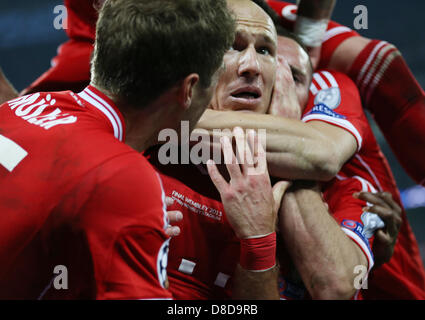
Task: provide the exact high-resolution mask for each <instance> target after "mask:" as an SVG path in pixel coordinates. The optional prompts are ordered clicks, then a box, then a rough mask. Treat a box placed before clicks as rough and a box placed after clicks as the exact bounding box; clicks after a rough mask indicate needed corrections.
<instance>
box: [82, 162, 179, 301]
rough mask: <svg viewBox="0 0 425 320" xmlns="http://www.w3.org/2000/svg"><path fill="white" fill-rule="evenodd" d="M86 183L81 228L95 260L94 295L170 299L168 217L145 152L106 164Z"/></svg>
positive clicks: (100, 296)
mask: <svg viewBox="0 0 425 320" xmlns="http://www.w3.org/2000/svg"><path fill="white" fill-rule="evenodd" d="M118 160H119V161H118ZM85 183H86V184H89V185H90V187H89V188H86V191H80V194H81V195H83V196H84V194H85V196H86V200H85V201H84V203H83V209H82V210H79V212H78V214H79V215H80V217H79V220H80V221H79V228H81V229H82V231H83V232H84V233H85V234H86V236H87V242H88V246H89V250H90V252H91V255H92V259H93V268H94V278H95V280H96V298H97V299H101V300H103V299H114V300H115V299H126V300H127V299H170V298H171V293H170V292H169V291H168V290H167V283H168V280H167V272H166V268H167V261H168V245H169V237H168V236H167V235H166V233H165V230H166V228H167V226H168V220H167V216H166V207H165V204H164V200H165V194H164V192H163V189H162V185H161V181H160V177H159V175H158V174H157V173H156V172H155V170H154V169H153V168H152V167H151V166H150V164H149V163H148V162H147V160H146V159H145V158H143V156H141V155H131V156H128V157H120V158H119V159H115V160H114V161H109V162H108V163H106V164H104V165H102V167H101V168H98V169H96V170H95V171H93V172H92V173H91V174H90V175H89V176H88V177H86V179H85ZM83 189H85V188H82V189H81V190H83Z"/></svg>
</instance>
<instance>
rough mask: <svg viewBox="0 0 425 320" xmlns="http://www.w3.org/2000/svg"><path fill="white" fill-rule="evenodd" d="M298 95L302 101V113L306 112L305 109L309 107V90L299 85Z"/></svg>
mask: <svg viewBox="0 0 425 320" xmlns="http://www.w3.org/2000/svg"><path fill="white" fill-rule="evenodd" d="M297 97H298V102H299V103H300V107H301V113H302V112H304V109H305V108H306V107H307V103H308V98H309V91H308V90H307V89H306V88H305V87H298V88H297Z"/></svg>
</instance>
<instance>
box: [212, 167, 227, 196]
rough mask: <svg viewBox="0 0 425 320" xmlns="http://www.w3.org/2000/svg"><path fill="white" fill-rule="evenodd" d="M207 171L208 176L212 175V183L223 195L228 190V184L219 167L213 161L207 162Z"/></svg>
mask: <svg viewBox="0 0 425 320" xmlns="http://www.w3.org/2000/svg"><path fill="white" fill-rule="evenodd" d="M207 170H208V174H209V175H210V178H211V181H212V182H213V183H214V185H215V187H216V188H217V190H218V192H219V193H220V194H221V193H222V192H224V191H225V190H226V189H227V186H228V184H227V182H226V180H225V179H224V178H223V176H222V175H221V173H220V172H219V171H218V169H217V165H216V164H215V162H214V161H213V160H208V161H207Z"/></svg>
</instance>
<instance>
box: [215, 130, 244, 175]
mask: <svg viewBox="0 0 425 320" xmlns="http://www.w3.org/2000/svg"><path fill="white" fill-rule="evenodd" d="M220 142H221V147H222V151H223V156H224V163H225V164H226V168H227V171H228V172H229V175H230V178H232V179H236V178H239V177H241V176H242V173H241V168H240V167H239V164H238V163H237V160H236V156H235V153H234V152H233V147H232V143H231V142H230V139H229V138H228V137H223V138H221V140H220Z"/></svg>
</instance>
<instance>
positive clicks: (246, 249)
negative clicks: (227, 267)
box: [239, 232, 276, 271]
mask: <svg viewBox="0 0 425 320" xmlns="http://www.w3.org/2000/svg"><path fill="white" fill-rule="evenodd" d="M239 264H240V265H241V267H242V268H244V269H246V270H251V271H260V270H267V269H270V268H272V267H273V266H274V265H275V264H276V232H273V233H272V234H269V235H268V236H265V237H261V238H255V239H242V240H241V252H240V258H239Z"/></svg>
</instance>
